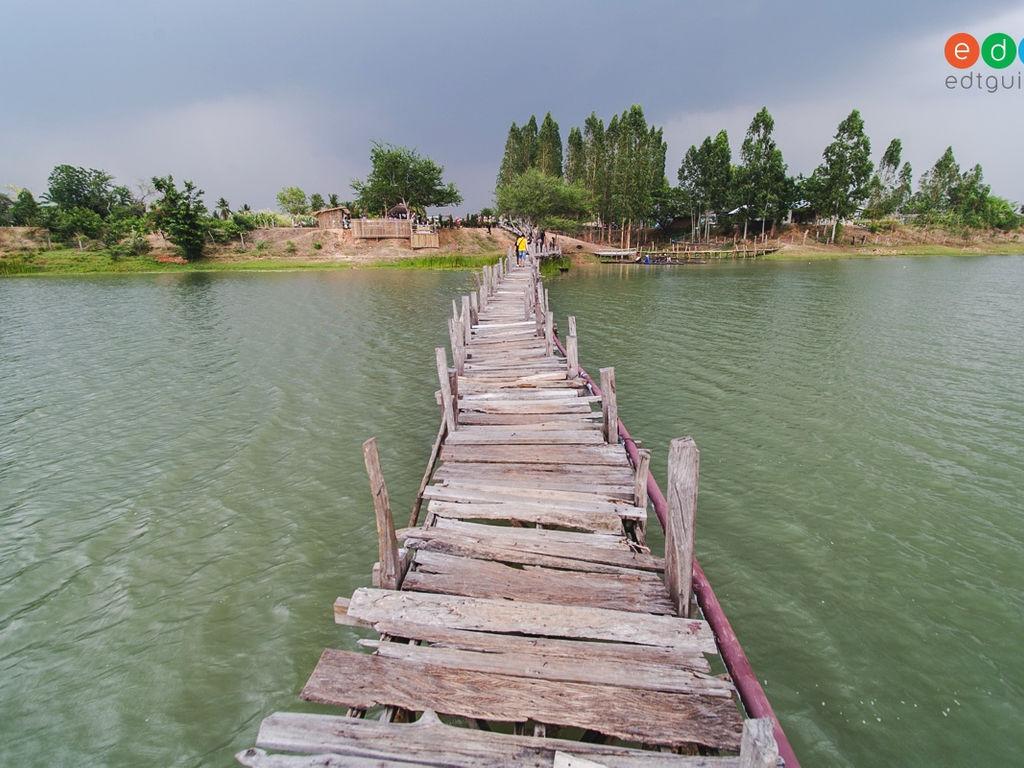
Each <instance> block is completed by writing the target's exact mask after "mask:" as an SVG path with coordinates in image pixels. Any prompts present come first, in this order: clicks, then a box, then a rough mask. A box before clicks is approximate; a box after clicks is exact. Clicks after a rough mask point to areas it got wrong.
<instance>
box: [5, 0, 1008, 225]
mask: <svg viewBox="0 0 1024 768" xmlns="http://www.w3.org/2000/svg"><path fill="white" fill-rule="evenodd" d="M696 6H697V3H693V2H682V0H648V1H646V2H628V3H627V2H610V1H605V2H598V1H596V0H594V1H590V2H587V1H585V0H573V1H572V2H556V1H555V0H547V1H546V2H542V1H540V0H516V1H515V2H508V1H506V2H496V1H494V2H492V1H491V0H473V1H472V2H471V1H470V0H465V2H444V1H443V0H434V2H416V1H414V0H410V1H409V2H387V1H385V0H373V1H372V2H341V1H340V0H338V1H335V2H331V1H330V0H293V2H288V3H280V2H278V3H269V2H263V0H248V2H244V3H243V2H235V1H234V0H206V1H205V2H199V1H198V0H175V2H166V1H165V2H160V3H156V2H150V1H149V0H132V2H114V1H113V0H107V1H105V2H104V1H101V0H77V1H75V2H73V1H72V0H64V2H59V3H41V2H39V0H0V20H2V24H0V71H2V72H3V73H4V77H3V80H2V81H0V83H2V85H0V94H2V96H0V187H2V186H3V185H8V184H13V185H18V186H27V187H29V188H30V189H32V190H33V191H35V192H37V193H39V192H42V191H43V190H44V189H45V181H46V176H47V174H48V172H49V170H50V168H52V167H53V166H54V165H55V164H58V163H71V164H74V165H85V166H90V167H98V168H104V169H106V170H108V171H110V172H111V173H113V174H115V175H116V176H117V178H118V179H119V181H121V182H122V183H127V184H130V185H131V184H133V183H134V182H135V181H136V180H138V179H144V178H148V177H151V176H153V175H157V174H160V175H162V174H166V173H173V174H174V175H175V176H176V177H177V178H192V179H194V180H195V181H196V182H197V183H198V184H199V185H200V186H201V187H203V188H204V189H206V190H207V195H208V197H209V198H211V199H216V198H217V197H219V196H221V195H223V196H225V197H227V198H228V200H229V201H231V202H232V204H234V205H240V204H241V203H242V202H248V203H249V204H251V205H253V206H254V207H264V206H271V205H273V203H274V194H275V193H276V191H277V190H278V189H279V188H280V187H282V186H284V185H290V184H297V185H299V186H301V187H302V188H303V189H305V190H306V191H307V192H313V191H318V192H321V193H323V194H325V195H326V194H328V193H330V192H338V193H339V194H340V195H341V196H342V198H346V197H349V196H350V195H351V190H350V188H349V183H350V181H351V179H352V178H353V177H358V176H362V175H364V174H365V173H366V171H367V166H368V148H369V144H370V142H371V141H372V140H374V139H379V140H383V141H390V142H394V143H399V144H406V145H409V146H414V147H416V148H418V149H419V150H420V151H421V152H423V153H425V154H428V155H430V156H431V157H433V158H435V159H436V160H438V161H439V162H441V163H442V164H443V165H444V166H445V168H446V170H447V174H448V176H449V177H450V178H451V179H452V180H453V181H455V182H456V183H457V184H458V186H459V188H460V189H461V190H462V191H463V194H464V196H465V198H466V204H465V206H463V208H464V209H466V210H472V209H478V208H480V207H481V206H484V205H487V204H489V203H490V202H491V199H492V192H493V186H494V177H495V174H496V172H497V166H498V163H499V161H500V157H501V151H502V148H503V145H504V140H505V134H506V132H507V130H508V125H509V123H510V122H511V121H512V120H517V121H519V122H522V121H523V120H525V119H527V118H528V117H529V115H530V114H531V113H534V112H535V113H539V115H542V114H543V113H544V112H546V111H548V110H550V111H551V112H552V113H553V114H554V116H555V119H556V120H558V122H559V123H560V125H561V127H562V135H563V138H564V137H565V135H566V134H567V133H568V129H569V127H570V126H571V125H576V124H579V123H580V122H582V119H583V118H584V117H585V116H586V115H587V114H589V113H590V112H591V111H592V110H594V111H596V112H597V113H598V114H600V115H602V116H604V117H606V118H607V117H608V116H609V115H610V114H612V113H614V112H619V111H621V110H622V109H623V108H625V107H627V106H629V105H630V104H633V103H637V104H641V105H642V106H643V107H644V109H645V111H646V113H647V116H648V119H649V120H651V121H654V122H656V123H658V124H661V125H664V127H665V134H666V138H667V139H668V142H669V160H668V167H667V169H666V170H667V172H668V175H669V178H670V179H671V180H672V181H673V182H674V180H675V170H676V168H677V167H678V165H679V160H680V158H681V156H682V154H683V152H684V151H685V149H686V147H687V146H689V145H690V144H691V143H694V142H699V141H700V140H701V139H702V138H703V137H704V136H705V135H707V134H708V133H709V132H715V131H717V130H718V129H719V128H726V129H727V130H728V131H729V135H730V138H731V139H732V142H733V146H734V148H738V145H739V142H740V141H741V140H742V135H743V132H744V130H745V129H746V125H747V123H748V122H749V120H750V117H751V116H752V115H753V113H754V112H755V111H756V110H757V109H758V108H759V107H760V106H761V105H762V104H764V105H767V106H768V108H769V109H770V110H771V112H772V113H773V114H774V115H775V118H776V126H777V132H778V139H779V143H780V146H781V147H782V150H783V152H784V155H785V158H786V161H787V162H788V163H789V166H790V168H791V170H792V171H794V172H809V171H810V170H811V169H813V167H814V166H815V165H816V164H817V162H818V160H819V159H820V154H821V150H822V148H823V147H824V145H825V144H826V143H827V141H828V140H829V138H830V136H831V134H832V133H833V132H834V130H835V126H836V124H837V123H838V122H839V120H840V119H842V117H844V116H845V114H846V113H848V112H849V110H850V109H851V108H852V107H858V108H859V109H860V110H861V111H862V113H863V114H864V118H865V121H866V124H867V128H868V131H869V133H870V134H871V136H872V139H873V148H874V150H875V155H876V157H877V155H879V154H880V153H881V151H882V150H883V149H884V147H885V144H886V143H887V142H888V141H889V139H890V138H892V137H893V136H899V137H900V138H902V139H903V142H904V147H905V152H906V155H907V159H909V160H910V161H911V162H912V163H913V165H914V169H915V175H917V174H919V173H920V172H921V171H923V170H925V168H926V167H927V166H928V165H930V164H931V163H932V162H934V160H935V158H936V157H938V155H939V154H941V152H942V150H943V149H944V148H945V146H946V145H947V144H952V145H953V148H954V150H955V152H956V155H957V158H958V159H959V160H960V162H961V165H964V166H966V165H971V164H974V163H976V162H980V163H981V164H982V165H983V166H984V168H985V173H986V177H987V179H988V181H989V182H991V184H992V185H993V189H994V191H996V192H997V193H998V194H1002V195H1004V196H1007V197H1010V198H1013V199H1016V200H1024V173H1022V172H1024V160H1022V159H1021V153H1020V152H1019V151H1018V148H1019V141H1020V140H1019V136H1020V135H1021V133H1022V128H1024V89H1022V90H1016V89H1015V90H1011V91H1007V92H1002V93H984V92H960V91H953V92H951V91H948V90H947V89H946V87H945V85H944V80H945V77H946V76H947V75H948V74H950V73H951V72H952V71H953V70H951V69H950V67H949V66H948V65H947V64H946V62H945V60H944V58H943V53H942V46H943V43H944V41H945V40H946V38H947V37H948V36H949V35H950V34H952V33H953V32H958V31H966V32H971V33H972V34H974V35H975V37H977V38H979V39H981V38H983V37H984V36H986V35H988V34H990V33H991V32H996V31H1000V32H1006V33H1008V34H1010V35H1012V36H1013V37H1015V38H1017V39H1020V38H1021V37H1024V3H1020V2H1018V3H1010V2H998V1H996V0H975V2H972V3H970V4H968V3H965V2H962V1H958V2H951V1H950V0H927V2H926V1H925V0H911V1H909V2H902V1H901V0H888V1H887V2H875V0H866V1H865V2H861V3H857V4H852V3H842V4H840V3H831V2H830V3H824V2H820V0H807V1H806V2H805V1H801V2H778V0H776V2H767V1H763V2H762V1H758V0H739V1H738V2H730V3H714V4H712V3H703V4H701V6H702V9H701V10H697V9H696ZM979 69H980V70H981V71H983V72H985V73H986V74H988V72H989V70H987V68H984V67H980V68H979ZM1022 70H1024V67H1022V66H1019V65H1015V66H1012V67H1010V68H1009V69H1007V70H1004V71H1003V72H1004V74H1010V73H1012V74H1014V75H1015V74H1016V73H1018V72H1021V71H1022Z"/></svg>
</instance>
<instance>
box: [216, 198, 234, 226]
mask: <svg viewBox="0 0 1024 768" xmlns="http://www.w3.org/2000/svg"><path fill="white" fill-rule="evenodd" d="M216 207H217V214H218V215H219V216H220V217H221V218H222V219H224V220H225V221H227V219H228V216H230V215H231V205H230V204H229V203H228V201H227V200H225V199H224V198H223V197H222V198H220V199H219V200H218V201H217V206H216Z"/></svg>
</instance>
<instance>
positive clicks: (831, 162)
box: [495, 105, 1021, 244]
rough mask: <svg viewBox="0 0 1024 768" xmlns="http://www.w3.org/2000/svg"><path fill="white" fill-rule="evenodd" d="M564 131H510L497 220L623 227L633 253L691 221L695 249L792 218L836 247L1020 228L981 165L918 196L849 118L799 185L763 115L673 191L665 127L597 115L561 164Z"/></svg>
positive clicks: (696, 154) (628, 114) (689, 163)
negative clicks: (868, 233) (919, 230)
mask: <svg viewBox="0 0 1024 768" xmlns="http://www.w3.org/2000/svg"><path fill="white" fill-rule="evenodd" d="M562 149H563V147H562V141H561V136H560V133H559V127H558V123H557V122H555V120H554V119H553V118H552V116H551V114H550V113H548V114H547V115H545V117H544V120H543V121H542V123H541V124H540V127H539V128H538V125H537V120H536V117H534V116H531V117H530V119H529V121H527V123H525V124H524V125H523V126H521V127H520V126H518V125H517V124H516V123H513V124H512V126H511V128H510V129H509V132H508V137H507V139H506V142H505V152H504V155H503V157H502V161H501V166H500V169H499V172H498V179H497V186H496V190H495V199H496V201H497V203H498V208H499V210H500V211H501V212H502V213H504V214H507V215H511V216H521V217H525V218H528V219H530V220H531V221H534V222H540V223H542V224H543V225H546V226H548V227H553V228H566V229H571V228H579V227H580V225H581V223H582V220H583V219H584V218H587V217H594V219H595V222H594V223H596V224H597V225H598V226H600V227H603V228H604V231H605V232H606V236H607V235H609V234H610V231H611V229H612V228H613V227H614V228H617V229H619V231H620V233H621V234H620V237H621V236H622V234H624V235H625V242H626V243H627V244H628V242H629V239H630V237H631V235H632V232H633V230H634V229H640V228H644V227H650V226H660V227H667V226H668V225H670V224H672V223H675V222H678V221H679V220H684V221H685V220H687V219H688V220H689V225H690V226H689V228H690V235H691V237H692V238H693V239H708V238H710V237H711V236H712V233H713V231H714V232H715V233H717V234H722V233H735V234H737V235H738V234H740V233H742V236H743V237H744V238H746V237H748V235H749V233H750V227H751V225H756V226H757V230H756V231H757V233H758V234H761V235H765V234H766V233H767V232H768V231H769V230H770V231H771V232H773V233H774V231H775V228H776V226H777V225H778V224H779V223H780V222H781V221H783V220H784V219H786V218H787V217H788V215H789V214H790V212H791V211H794V210H796V211H799V212H801V214H802V215H803V216H805V217H807V218H810V219H813V220H825V221H828V222H829V223H831V225H832V226H831V229H830V233H829V240H830V241H834V240H835V238H836V235H837V232H838V229H839V226H840V225H841V224H842V222H843V221H848V220H850V219H851V218H853V217H855V216H859V217H862V218H865V219H869V220H873V221H878V220H881V219H887V218H892V217H897V216H899V217H903V218H905V219H908V220H912V221H914V222H916V223H920V224H923V225H934V226H942V227H945V228H949V229H964V228H996V229H1012V228H1015V227H1017V226H1020V223H1021V217H1020V215H1019V213H1018V207H1017V206H1016V205H1015V204H1013V203H1010V202H1009V201H1008V200H1006V199H1004V198H1001V197H997V196H995V195H993V194H992V192H991V189H990V187H989V185H988V184H986V183H985V182H984V174H983V171H982V168H981V166H980V165H975V166H974V167H972V168H970V169H969V170H966V171H962V170H961V169H960V166H959V164H958V163H957V161H956V158H955V157H954V155H953V150H952V148H951V147H950V148H947V149H946V151H945V152H944V153H943V155H942V156H941V157H940V158H939V159H938V160H937V161H936V162H935V164H934V165H933V166H932V167H931V168H930V169H929V170H928V171H926V172H925V173H924V174H922V176H921V177H920V179H919V182H918V186H917V189H916V191H915V190H914V189H913V169H912V168H911V166H910V163H908V162H904V161H903V158H902V154H903V144H902V142H901V140H900V139H898V138H894V139H892V140H891V141H890V142H889V144H888V145H887V147H886V150H885V152H884V153H883V154H882V157H881V159H880V160H879V163H878V165H877V166H875V165H874V164H873V163H872V160H871V140H870V138H869V137H868V135H867V133H866V131H865V126H864V120H863V118H862V117H861V114H860V112H859V111H858V110H856V109H854V110H852V111H851V112H850V114H849V115H848V116H847V117H845V118H844V119H843V120H842V121H841V122H840V123H839V125H838V126H837V128H836V132H835V134H834V135H833V137H832V141H831V142H830V143H829V144H828V145H827V146H826V147H825V149H824V151H823V152H822V159H821V163H820V164H819V165H818V166H817V167H816V168H815V169H814V171H813V172H812V173H811V174H810V175H808V176H804V175H802V174H800V175H796V176H793V175H791V174H790V173H789V170H788V167H787V164H786V162H785V160H784V158H783V155H782V151H781V149H780V148H779V146H778V144H777V142H776V140H775V120H774V119H773V117H772V115H771V113H770V112H769V111H768V109H767V108H766V107H763V108H761V109H760V110H759V111H758V112H757V114H755V115H754V117H753V119H752V120H751V122H750V125H749V127H748V128H747V131H746V134H745V135H744V138H743V141H742V143H741V145H740V151H739V156H738V157H737V158H734V157H733V152H732V147H731V144H730V141H729V136H728V133H727V132H726V131H724V130H721V131H719V132H718V133H716V134H715V135H714V136H708V137H706V138H705V139H704V140H703V141H702V142H701V143H700V144H694V145H692V146H690V148H689V149H687V151H686V152H685V153H684V155H683V157H682V160H681V162H680V164H679V168H678V171H677V172H676V183H675V184H671V183H670V182H669V180H668V178H667V177H666V175H665V164H666V144H665V142H664V139H663V137H662V129H661V128H658V127H656V126H653V125H648V123H647V121H646V120H645V118H644V114H643V110H642V109H641V108H640V107H639V106H636V105H634V106H633V107H631V108H630V109H628V110H625V111H624V112H622V113H621V114H620V115H615V116H613V117H612V118H611V119H610V120H609V121H608V123H607V124H605V123H604V121H603V120H602V119H601V118H599V117H598V116H597V115H596V114H593V113H592V114H591V115H590V116H589V117H588V118H587V119H586V120H585V121H584V123H583V126H582V128H577V127H573V128H571V129H570V130H569V134H568V137H567V140H566V144H565V152H564V156H563V151H562Z"/></svg>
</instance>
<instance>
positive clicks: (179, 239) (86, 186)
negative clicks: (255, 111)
mask: <svg viewBox="0 0 1024 768" xmlns="http://www.w3.org/2000/svg"><path fill="white" fill-rule="evenodd" d="M370 161H371V170H370V173H369V175H368V176H367V177H366V179H364V180H355V181H353V182H352V187H353V190H354V191H355V192H356V193H357V198H356V200H355V201H353V202H351V203H349V205H350V206H351V207H353V208H355V209H357V210H359V211H366V212H376V211H383V210H387V209H388V208H389V207H390V206H393V205H395V204H396V203H399V202H402V203H405V204H407V205H408V206H410V208H411V209H413V210H418V209H424V208H425V207H426V206H447V205H455V204H458V203H460V202H462V197H461V195H460V194H459V191H458V189H457V188H456V187H455V185H454V184H451V183H446V182H445V181H444V179H443V171H444V169H443V168H442V167H441V166H440V165H438V164H437V163H435V162H434V161H433V160H431V159H430V158H427V157H424V156H422V155H420V154H419V153H418V152H416V151H415V150H412V149H407V148H405V147H395V146H392V145H390V144H380V143H376V144H374V145H373V148H372V150H371V153H370ZM204 196H205V192H204V191H203V190H202V189H199V188H198V187H197V186H196V185H195V184H194V183H193V182H192V181H189V180H186V181H184V182H183V184H182V185H181V186H180V187H179V185H178V184H177V183H176V182H175V181H174V178H173V177H172V176H162V177H160V176H157V177H153V178H152V179H151V180H150V181H148V182H142V183H140V184H139V185H138V186H137V188H136V189H135V190H132V189H129V188H128V187H127V186H125V185H122V184H116V183H115V180H114V177H113V176H112V175H111V174H110V173H107V172H106V171H103V170H99V169H96V168H82V167H78V166H73V165H58V166H56V167H55V168H54V169H53V170H52V171H51V172H50V175H49V177H48V178H47V188H46V192H44V193H43V194H42V195H41V196H40V198H39V199H38V200H37V199H36V197H35V196H34V195H33V194H32V192H31V191H30V190H28V189H20V190H17V192H15V193H14V194H13V195H6V194H2V193H0V226H27V227H39V228H43V229H45V230H46V232H47V236H48V237H49V238H55V239H56V240H57V241H58V242H60V243H65V244H68V245H77V247H78V248H79V249H80V250H85V248H86V246H87V245H100V246H102V247H103V248H104V249H105V250H107V251H108V252H109V253H110V255H111V256H112V257H113V258H115V259H117V258H121V257H123V256H127V255H141V254H143V253H146V252H147V251H149V249H150V244H149V240H148V239H147V235H148V234H150V233H152V232H159V233H161V234H162V235H164V236H165V237H166V238H167V239H168V240H169V241H170V242H171V243H172V244H173V245H175V246H176V247H177V248H178V250H179V251H180V252H181V255H182V256H184V257H185V258H186V259H188V260H195V259H199V258H201V257H202V256H203V254H204V252H205V249H206V247H207V246H208V245H211V244H223V243H229V242H231V241H233V240H239V241H240V242H241V244H242V246H243V247H244V246H245V235H246V233H248V232H251V231H252V230H254V229H256V228H258V227H272V226H281V225H284V226H292V225H294V224H296V223H305V224H313V225H315V219H312V218H311V217H309V216H308V215H309V214H310V213H314V212H316V211H318V210H322V209H323V208H325V207H327V206H331V207H337V206H339V205H341V204H342V203H341V201H340V200H339V198H338V195H337V194H331V195H329V197H328V199H327V200H324V198H323V197H322V196H321V195H319V194H313V195H310V196H309V197H308V198H307V196H306V194H305V192H303V191H302V190H301V189H300V188H299V187H285V188H284V189H282V190H281V191H280V192H279V193H278V194H277V202H278V205H279V206H280V207H281V210H282V211H284V212H285V213H287V214H288V216H289V218H286V219H284V220H283V221H282V220H281V219H280V217H279V216H278V215H277V214H275V213H273V212H272V211H254V210H252V208H251V207H250V206H249V205H248V204H243V205H242V206H241V207H240V208H238V209H237V210H233V209H232V207H231V204H230V203H229V202H228V201H227V200H226V199H225V198H223V197H221V198H219V199H218V200H217V201H216V203H215V204H214V207H213V210H212V211H211V210H210V209H209V208H207V206H206V203H205V201H204V199H203V198H204ZM151 198H155V199H151ZM302 217H306V218H305V219H303V218H302Z"/></svg>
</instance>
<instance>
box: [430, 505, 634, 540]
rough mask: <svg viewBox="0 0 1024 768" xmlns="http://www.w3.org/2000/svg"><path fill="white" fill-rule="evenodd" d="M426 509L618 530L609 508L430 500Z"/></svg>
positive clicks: (474, 517)
mask: <svg viewBox="0 0 1024 768" xmlns="http://www.w3.org/2000/svg"><path fill="white" fill-rule="evenodd" d="M427 511H428V512H429V513H431V514H433V515H437V516H438V517H449V518H453V519H456V520H501V521H503V522H519V523H531V524H533V525H537V524H539V525H544V526H557V527H560V528H568V529H570V530H574V531H589V532H592V533H616V534H621V533H622V532H623V528H622V518H620V517H619V516H618V515H615V514H612V513H609V512H585V511H577V510H571V509H559V508H557V507H550V506H544V505H543V504H531V503H522V504H457V503H455V502H450V501H431V502H430V503H429V504H428V505H427Z"/></svg>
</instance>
